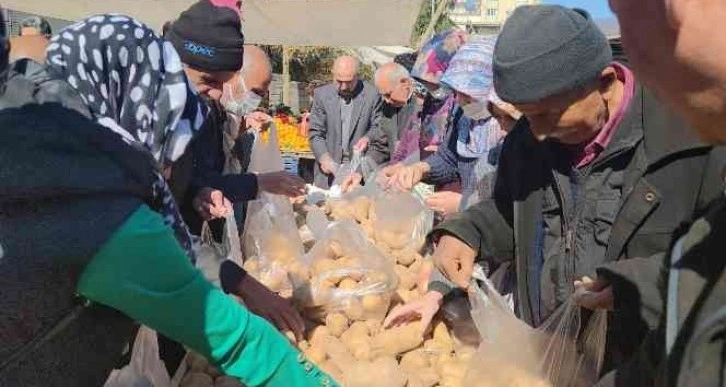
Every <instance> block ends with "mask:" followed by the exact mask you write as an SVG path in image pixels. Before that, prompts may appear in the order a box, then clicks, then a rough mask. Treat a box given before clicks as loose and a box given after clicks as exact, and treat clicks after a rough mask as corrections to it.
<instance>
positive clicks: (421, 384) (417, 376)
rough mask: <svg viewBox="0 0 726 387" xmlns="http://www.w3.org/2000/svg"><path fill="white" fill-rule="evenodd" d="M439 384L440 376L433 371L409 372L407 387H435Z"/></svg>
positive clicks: (419, 370) (424, 369)
mask: <svg viewBox="0 0 726 387" xmlns="http://www.w3.org/2000/svg"><path fill="white" fill-rule="evenodd" d="M438 383H439V375H437V374H436V372H435V371H434V370H432V369H430V368H429V369H426V368H423V369H418V370H416V371H415V372H408V384H407V387H433V386H435V385H436V384H438Z"/></svg>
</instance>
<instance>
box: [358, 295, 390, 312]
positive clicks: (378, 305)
mask: <svg viewBox="0 0 726 387" xmlns="http://www.w3.org/2000/svg"><path fill="white" fill-rule="evenodd" d="M361 304H362V305H363V310H365V311H366V313H383V314H385V313H386V309H388V303H387V302H386V300H385V299H384V298H383V296H382V295H380V294H366V295H365V296H363V299H361Z"/></svg>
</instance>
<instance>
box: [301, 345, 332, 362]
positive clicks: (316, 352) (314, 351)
mask: <svg viewBox="0 0 726 387" xmlns="http://www.w3.org/2000/svg"><path fill="white" fill-rule="evenodd" d="M303 354H305V357H306V358H308V360H310V361H311V362H313V363H315V364H322V363H323V362H324V361H325V359H327V355H326V354H325V350H324V349H323V348H322V347H317V346H310V348H308V349H307V350H305V351H303Z"/></svg>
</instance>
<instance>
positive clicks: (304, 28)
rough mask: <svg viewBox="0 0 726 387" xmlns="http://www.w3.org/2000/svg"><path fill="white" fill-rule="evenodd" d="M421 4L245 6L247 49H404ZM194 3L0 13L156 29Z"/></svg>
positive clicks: (307, 1) (35, 5) (113, 0)
mask: <svg viewBox="0 0 726 387" xmlns="http://www.w3.org/2000/svg"><path fill="white" fill-rule="evenodd" d="M421 1H422V0H246V1H244V14H245V15H244V19H245V20H244V24H243V25H244V31H245V36H246V37H247V39H248V41H249V42H250V43H254V44H270V45H275V44H281V45H298V46H303V45H315V46H405V45H408V44H409V43H410V37H411V31H412V28H413V25H414V23H415V21H416V17H417V16H418V12H419V10H420V6H421ZM193 2H194V0H2V2H1V4H2V6H3V7H4V8H8V9H14V10H18V11H23V12H30V13H35V14H38V15H45V16H50V17H57V18H61V19H66V20H79V19H82V18H84V17H86V16H88V15H92V14H98V13H110V12H116V13H123V14H127V15H131V16H134V17H136V18H138V19H140V20H142V21H144V22H145V23H147V24H148V25H150V26H153V27H155V28H158V29H160V28H161V26H162V25H163V24H164V23H165V22H166V21H169V20H173V19H175V18H176V17H177V16H178V15H179V13H181V12H182V11H184V10H185V9H187V8H188V7H189V5H191V4H192V3H193Z"/></svg>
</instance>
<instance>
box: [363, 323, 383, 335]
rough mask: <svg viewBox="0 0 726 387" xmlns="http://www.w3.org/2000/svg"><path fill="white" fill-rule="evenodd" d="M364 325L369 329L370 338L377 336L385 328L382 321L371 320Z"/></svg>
mask: <svg viewBox="0 0 726 387" xmlns="http://www.w3.org/2000/svg"><path fill="white" fill-rule="evenodd" d="M364 323H365V324H366V326H367V327H368V334H369V335H370V336H374V335H377V334H378V332H380V331H381V328H383V321H381V320H375V319H371V320H366V321H364Z"/></svg>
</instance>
